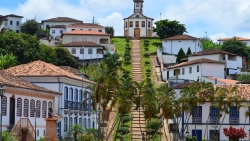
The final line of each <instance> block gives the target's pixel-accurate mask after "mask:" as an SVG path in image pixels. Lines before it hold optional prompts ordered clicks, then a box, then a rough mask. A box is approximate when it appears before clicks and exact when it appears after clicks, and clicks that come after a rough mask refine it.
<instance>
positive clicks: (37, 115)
mask: <svg viewBox="0 0 250 141" xmlns="http://www.w3.org/2000/svg"><path fill="white" fill-rule="evenodd" d="M40 111H41V102H40V101H39V100H37V101H36V117H37V118H40Z"/></svg>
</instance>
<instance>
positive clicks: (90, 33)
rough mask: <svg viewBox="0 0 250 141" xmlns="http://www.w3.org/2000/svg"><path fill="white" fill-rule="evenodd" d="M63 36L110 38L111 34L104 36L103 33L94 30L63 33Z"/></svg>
mask: <svg viewBox="0 0 250 141" xmlns="http://www.w3.org/2000/svg"><path fill="white" fill-rule="evenodd" d="M63 35H101V36H111V34H106V33H103V32H99V31H95V30H73V31H69V32H65V33H63Z"/></svg>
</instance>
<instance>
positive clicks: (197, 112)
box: [192, 106, 202, 123]
mask: <svg viewBox="0 0 250 141" xmlns="http://www.w3.org/2000/svg"><path fill="white" fill-rule="evenodd" d="M192 122H193V123H202V106H197V107H194V108H193V109H192Z"/></svg>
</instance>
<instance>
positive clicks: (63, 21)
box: [41, 17, 82, 29]
mask: <svg viewBox="0 0 250 141" xmlns="http://www.w3.org/2000/svg"><path fill="white" fill-rule="evenodd" d="M79 22H82V21H81V20H77V19H73V18H69V17H55V18H51V19H47V20H42V23H41V28H42V29H49V28H50V27H51V26H55V25H64V26H67V25H70V24H73V23H79Z"/></svg>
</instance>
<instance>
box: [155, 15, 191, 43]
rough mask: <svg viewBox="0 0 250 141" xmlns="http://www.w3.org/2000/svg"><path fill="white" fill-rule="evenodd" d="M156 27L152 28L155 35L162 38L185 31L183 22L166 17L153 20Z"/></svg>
mask: <svg viewBox="0 0 250 141" xmlns="http://www.w3.org/2000/svg"><path fill="white" fill-rule="evenodd" d="M155 24H156V28H154V29H153V32H156V33H157V35H158V36H159V37H160V38H161V39H163V38H168V37H171V36H175V35H182V34H183V33H184V32H187V31H186V27H185V25H184V24H180V23H179V22H178V21H176V20H174V21H170V20H168V19H165V20H160V21H157V22H155Z"/></svg>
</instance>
